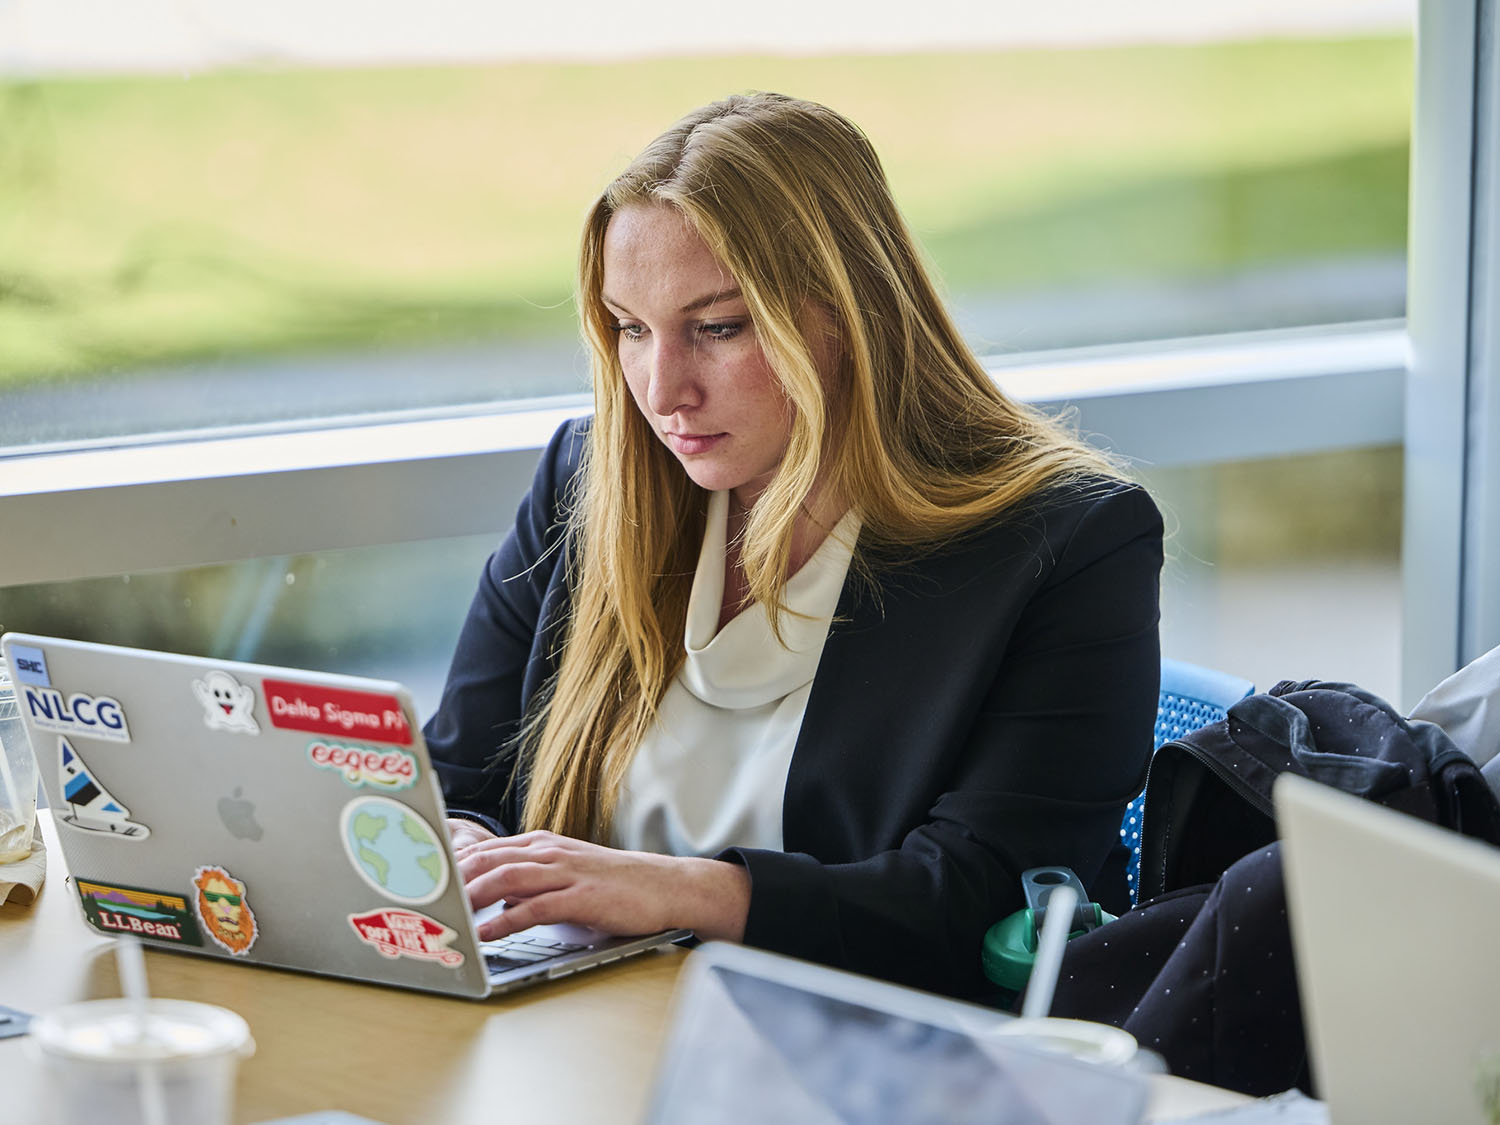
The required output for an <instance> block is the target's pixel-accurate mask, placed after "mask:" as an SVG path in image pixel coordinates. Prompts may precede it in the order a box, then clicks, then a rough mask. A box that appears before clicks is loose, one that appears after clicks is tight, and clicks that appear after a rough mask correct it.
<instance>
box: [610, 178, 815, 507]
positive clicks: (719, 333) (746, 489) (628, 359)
mask: <svg viewBox="0 0 1500 1125" xmlns="http://www.w3.org/2000/svg"><path fill="white" fill-rule="evenodd" d="M603 300H604V306H605V308H607V309H608V310H609V314H610V316H611V317H613V318H614V324H615V331H616V335H617V336H618V344H617V347H618V348H619V356H620V366H621V367H622V368H623V369H624V371H625V382H626V383H627V384H628V385H629V387H630V393H631V395H632V396H633V397H634V399H635V404H636V406H637V407H638V408H639V409H640V412H641V413H642V414H643V415H644V416H645V418H646V421H648V422H649V423H651V428H652V429H653V430H655V431H656V435H657V436H658V437H659V438H660V439H661V440H662V442H663V443H664V444H665V445H666V446H667V448H668V449H670V450H671V451H672V453H673V454H674V455H675V456H676V458H677V460H678V461H679V462H680V463H681V464H682V467H683V469H684V470H685V471H686V472H687V475H688V476H689V477H691V478H692V480H693V481H694V483H696V484H698V485H700V486H701V487H703V488H707V489H712V490H716V491H717V490H721V489H729V490H732V491H733V492H734V493H735V497H736V499H737V500H738V501H739V502H740V503H741V504H743V505H745V506H746V507H748V506H750V505H751V504H753V503H754V502H755V499H756V498H757V497H758V496H759V495H760V493H761V492H762V491H763V490H764V489H765V487H766V484H767V483H768V482H769V481H770V479H771V475H772V474H773V473H774V472H775V471H776V466H777V465H779V464H780V463H781V458H782V455H783V454H784V453H785V452H786V446H787V441H788V439H789V437H790V434H791V426H792V407H791V404H790V403H789V402H788V400H787V398H786V395H785V394H783V393H782V390H781V385H780V383H779V382H778V381H777V379H776V376H775V375H774V374H773V373H772V371H771V365H770V363H769V362H768V361H767V360H766V356H765V353H764V352H763V351H761V347H760V341H759V340H757V339H756V336H755V327H754V325H752V324H751V322H750V312H749V309H748V307H747V306H746V304H745V301H744V298H743V297H742V296H741V295H740V290H739V286H738V284H737V283H736V282H735V280H734V278H733V277H732V276H730V274H729V271H728V270H726V269H725V268H724V267H723V266H722V265H721V264H720V263H719V262H718V260H717V259H716V258H715V257H714V256H713V254H712V253H711V252H710V250H709V248H708V246H707V245H706V244H705V243H704V241H703V239H701V238H700V237H698V234H697V233H696V232H695V231H694V230H693V228H692V227H691V226H690V225H689V224H688V222H687V221H686V220H685V219H684V218H683V217H682V216H681V215H680V214H679V213H678V212H677V211H675V210H673V209H671V208H670V207H666V206H662V205H659V204H636V205H632V206H629V207H624V208H621V209H620V210H619V211H617V212H616V213H615V215H614V217H613V218H612V219H610V222H609V227H608V229H607V230H606V231H605V235H604V286H603Z"/></svg>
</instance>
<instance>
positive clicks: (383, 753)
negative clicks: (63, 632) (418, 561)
mask: <svg viewBox="0 0 1500 1125" xmlns="http://www.w3.org/2000/svg"><path fill="white" fill-rule="evenodd" d="M0 649H3V652H4V655H5V658H6V661H7V662H8V664H9V667H10V670H11V675H12V679H13V680H14V683H15V689H16V699H17V703H18V704H19V707H20V712H21V718H22V720H23V722H24V723H25V727H26V732H27V734H28V736H29V737H30V739H31V745H32V749H33V750H34V751H35V753H36V757H37V766H38V772H39V774H40V775H41V779H42V785H43V788H44V790H45V792H46V795H47V802H48V804H49V805H50V806H51V807H52V809H53V817H54V820H55V823H56V825H57V836H58V840H59V843H60V845H61V847H62V852H63V856H64V858H65V860H66V862H67V867H68V871H69V873H70V875H71V879H70V884H69V890H70V893H72V894H73V895H74V896H75V897H76V898H77V900H78V905H79V909H80V910H81V912H82V914H83V918H84V920H85V922H87V924H88V925H89V926H90V927H91V928H92V929H94V930H95V931H97V932H98V933H100V934H104V935H107V936H119V935H121V934H127V933H128V934H135V935H136V936H137V937H139V938H140V939H141V940H142V941H144V942H145V943H146V944H147V945H150V946H152V947H155V948H159V949H170V950H174V951H177V952H183V953H193V954H198V955H201V956H206V957H219V958H222V959H224V960H228V961H236V962H243V963H245V964H249V965H267V966H271V967H274V968H279V969H295V970H299V971H303V972H310V973H319V974H322V975H325V976H334V977H346V978H349V979H352V980H360V981H369V982H372V983H377V984H387V985H395V986H398V987H402V988H415V989H422V990H426V991H430V992H441V993H448V994H452V995H458V996H467V997H475V998H478V997H484V996H491V995H494V994H496V993H501V992H507V991H510V990H511V989H515V988H519V987H521V986H523V985H529V984H533V983H536V982H538V981H543V980H554V979H556V978H558V977H562V976H566V975H568V974H571V973H574V972H577V971H579V970H581V969H586V968H589V967H591V966H594V965H599V964H606V963H608V962H611V961H616V960H618V959H620V958H621V957H627V956H630V955H632V954H635V953H641V952H644V951H646V950H648V949H654V948H657V947H659V946H662V945H665V944H668V943H670V942H673V941H677V940H680V939H682V938H685V937H688V936H690V934H689V933H688V931H685V930H670V931H663V932H661V933H656V934H650V935H644V936H638V937H614V936H610V935H607V934H603V933H601V932H600V931H597V930H593V929H590V928H589V927H585V926H570V925H561V926H536V927H533V928H531V929H529V930H525V931H522V932H521V933H519V934H516V935H513V936H512V937H510V938H508V939H506V940H504V941H502V942H480V941H479V938H478V932H477V930H476V924H475V916H474V914H473V913H472V912H471V911H470V909H469V903H468V899H467V897H466V896H465V894H464V890H463V885H462V880H461V879H460V877H459V874H458V869H457V866H456V864H455V861H454V857H453V848H452V844H451V843H450V841H449V838H448V833H447V830H446V827H445V824H444V821H445V818H446V815H447V813H446V810H445V807H444V804H443V798H442V794H441V792H440V790H439V786H438V780H437V775H436V774H435V773H434V772H433V769H432V764H431V761H430V760H429V758H428V755H427V747H426V745H425V743H424V742H423V741H422V732H421V728H420V727H419V726H418V725H417V723H416V721H415V711H414V709H413V707H412V703H411V698H410V696H409V694H408V693H407V691H406V689H405V688H403V687H402V686H401V685H400V684H397V683H391V682H387V681H380V680H368V679H360V678H356V677H352V676H340V675H329V674H324V673H318V672H304V671H297V670H292V669H287V668H275V667H269V666H266V665H258V664H245V663H238V662H233V661H227V660H210V659H205V658H201V657H193V656H179V655H174V654H170V653H162V652H152V651H147V650H143V649H131V648H120V647H116V646H112V645H100V644H90V643H86V642H82V641H72V640H64V639H60V638H56V637H43V636H34V635H29V634H22V633H7V634H5V636H4V637H3V638H0Z"/></svg>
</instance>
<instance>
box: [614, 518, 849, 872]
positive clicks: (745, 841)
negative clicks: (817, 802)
mask: <svg viewBox="0 0 1500 1125" xmlns="http://www.w3.org/2000/svg"><path fill="white" fill-rule="evenodd" d="M728 520H729V493H728V492H715V493H714V494H713V496H712V497H711V498H710V500H709V507H708V520H707V527H706V528H705V531H704V536H703V550H702V551H701V552H700V553H699V555H698V572H697V574H696V576H695V577H694V578H693V591H692V594H691V597H690V599H689V602H688V612H687V628H686V629H685V630H684V638H683V641H684V644H685V646H686V649H687V656H686V659H685V660H684V662H683V666H682V670H681V671H680V672H678V674H677V677H676V679H674V680H673V681H672V683H671V684H670V685H669V686H668V687H667V691H666V694H665V696H664V697H663V698H662V702H661V708H660V710H659V711H658V713H657V718H656V724H655V726H654V727H652V729H651V730H650V732H649V733H648V734H647V735H646V737H645V738H644V739H643V740H642V742H641V745H640V746H639V748H637V750H636V753H635V758H634V760H633V761H632V762H631V764H630V769H629V770H628V771H627V773H626V776H625V785H624V788H623V790H622V791H621V793H620V800H619V804H618V805H617V807H616V810H615V817H614V831H613V840H612V843H613V844H614V846H615V847H619V848H630V849H633V850H637V851H650V852H658V853H662V854H666V855H684V856H685V855H696V856H711V855H715V854H717V853H718V852H720V851H722V850H723V849H725V848H727V847H734V846H739V847H748V848H772V849H775V850H778V851H779V850H781V846H782V840H781V805H782V797H783V795H784V793H785V791H786V776H787V770H788V769H789V768H790V766H791V762H792V751H793V750H794V749H795V748H796V745H797V734H798V732H799V731H801V729H802V716H803V714H804V712H805V711H806V710H807V698H808V695H809V694H810V693H811V691H812V681H813V676H814V674H815V673H816V672H817V670H818V660H819V658H820V657H821V656H822V654H823V642H824V641H825V640H826V639H827V637H828V625H829V623H830V622H831V621H832V620H833V614H834V610H835V609H837V607H838V601H839V594H840V593H841V592H842V590H843V588H844V578H845V575H847V573H848V571H849V560H850V556H851V551H852V548H853V545H854V541H855V539H856V538H857V536H858V535H859V527H860V521H859V518H858V517H857V516H856V515H855V514H854V513H853V512H850V513H849V514H848V515H846V516H844V518H843V519H842V520H840V521H839V523H838V525H837V526H836V527H835V528H834V529H833V532H832V533H831V534H830V535H829V536H828V538H827V539H825V540H824V541H823V543H822V545H821V546H820V547H819V548H818V549H817V551H816V552H815V553H814V554H813V556H812V558H810V559H809V560H808V561H807V563H806V564H805V565H804V566H803V567H802V569H801V570H799V571H797V573H796V574H794V575H792V577H791V579H790V580H789V581H788V582H787V587H786V602H787V606H788V607H789V608H790V609H791V610H793V611H794V612H793V613H790V614H784V615H783V617H782V639H783V641H784V642H785V647H783V645H782V644H781V643H778V642H777V640H776V636H775V634H774V633H772V632H771V624H770V621H769V620H768V619H767V617H766V612H765V610H764V609H763V608H762V607H761V606H759V605H752V606H749V607H747V608H746V609H745V610H744V611H743V612H741V613H740V614H739V615H738V616H736V617H735V618H734V619H733V620H731V621H729V622H727V623H726V624H725V626H724V628H722V629H719V628H718V625H719V613H720V610H721V608H722V605H723V600H724V566H725V537H726V528H727V526H728Z"/></svg>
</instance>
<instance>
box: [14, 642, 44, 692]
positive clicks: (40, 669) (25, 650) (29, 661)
mask: <svg viewBox="0 0 1500 1125" xmlns="http://www.w3.org/2000/svg"><path fill="white" fill-rule="evenodd" d="M10 668H11V672H12V673H14V676H15V679H16V681H17V682H18V683H23V684H36V685H37V687H51V686H52V678H51V677H50V676H48V675H47V654H46V653H45V652H43V651H42V650H41V649H39V648H32V647H31V646H30V645H11V646H10Z"/></svg>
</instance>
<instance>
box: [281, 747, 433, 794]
mask: <svg viewBox="0 0 1500 1125" xmlns="http://www.w3.org/2000/svg"><path fill="white" fill-rule="evenodd" d="M307 756H308V758H309V759H310V760H311V761H312V764H313V765H315V766H322V767H323V768H324V769H330V770H338V771H340V772H341V773H342V774H343V775H344V780H345V781H347V782H348V783H349V784H350V785H355V786H358V785H375V786H379V787H380V788H381V789H389V790H396V789H405V788H407V787H408V786H410V785H411V784H412V783H413V782H414V781H416V780H417V758H416V755H415V754H409V753H407V752H406V751H405V750H388V749H382V750H372V749H370V748H369V747H367V746H344V745H341V744H340V743H337V742H324V741H323V740H322V739H319V740H318V741H316V742H310V743H308V744H307Z"/></svg>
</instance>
